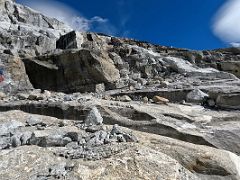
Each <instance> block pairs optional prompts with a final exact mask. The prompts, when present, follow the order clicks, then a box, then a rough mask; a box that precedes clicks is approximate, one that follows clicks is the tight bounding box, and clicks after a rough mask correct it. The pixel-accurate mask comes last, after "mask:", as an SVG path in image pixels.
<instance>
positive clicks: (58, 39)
mask: <svg viewBox="0 0 240 180" xmlns="http://www.w3.org/2000/svg"><path fill="white" fill-rule="evenodd" d="M239 63H240V49H239V48H228V49H217V50H211V51H208V50H206V51H192V50H187V49H178V48H170V47H166V46H159V45H154V44H150V43H147V42H141V41H137V40H133V39H123V38H116V37H112V36H108V35H103V34H97V33H91V32H77V31H73V30H72V29H71V28H70V27H68V26H67V25H65V24H64V23H62V22H60V21H58V20H57V19H53V18H50V17H47V16H45V15H42V14H40V13H39V12H37V11H35V10H32V9H30V8H28V7H25V6H22V5H19V4H17V3H15V2H14V1H12V0H0V76H1V80H0V179H2V180H12V179H18V180H26V179H29V180H43V179H44V180H48V179H49V180H53V179H64V180H65V179H68V180H75V179H76V180H77V179H84V180H85V179H86V180H88V179H139V180H140V179H161V180H170V179H171V180H185V179H189V180H198V179H200V180H202V179H203V180H215V179H216V180H218V179H220V180H221V179H222V180H228V179H229V180H239V179H240V157H239V155H240V111H239V110H240V79H239V77H240V68H239V67H240V65H239Z"/></svg>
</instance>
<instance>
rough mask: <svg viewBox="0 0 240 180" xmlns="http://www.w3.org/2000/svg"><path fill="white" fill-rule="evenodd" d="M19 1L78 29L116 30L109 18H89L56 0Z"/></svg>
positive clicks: (106, 31) (110, 31) (104, 31)
mask: <svg viewBox="0 0 240 180" xmlns="http://www.w3.org/2000/svg"><path fill="white" fill-rule="evenodd" d="M19 2H20V3H21V4H24V5H27V6H29V7H31V8H33V9H35V10H37V11H39V12H41V13H43V14H44V15H47V16H49V17H53V18H56V19H58V20H60V21H62V22H65V23H66V24H68V25H69V26H70V27H72V28H73V29H75V30H78V31H99V32H102V33H108V34H111V35H114V33H115V32H116V31H115V28H114V26H112V25H111V24H110V23H109V21H108V19H105V18H102V17H99V16H94V17H92V18H90V19H87V18H85V17H84V16H82V15H81V14H80V13H79V12H78V11H76V10H74V9H73V8H71V7H69V6H67V5H66V4H63V3H60V2H57V1H55V0H38V1H36V0H19Z"/></svg>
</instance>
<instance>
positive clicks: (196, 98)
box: [186, 89, 208, 103]
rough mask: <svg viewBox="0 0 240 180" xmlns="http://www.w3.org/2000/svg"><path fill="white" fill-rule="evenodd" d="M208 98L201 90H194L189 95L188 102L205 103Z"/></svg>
mask: <svg viewBox="0 0 240 180" xmlns="http://www.w3.org/2000/svg"><path fill="white" fill-rule="evenodd" d="M207 97H208V94H206V93H204V92H202V91H201V90H199V89H194V90H193V91H191V92H189V93H188V94H187V99H186V100H187V102H192V103H203V101H204V100H205V99H206V98H207Z"/></svg>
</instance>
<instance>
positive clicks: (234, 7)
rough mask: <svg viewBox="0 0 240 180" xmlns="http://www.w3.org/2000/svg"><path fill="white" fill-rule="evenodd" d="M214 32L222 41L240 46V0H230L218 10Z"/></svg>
mask: <svg viewBox="0 0 240 180" xmlns="http://www.w3.org/2000/svg"><path fill="white" fill-rule="evenodd" d="M213 32H214V33H215V35H216V36H217V37H219V38H220V39H221V40H222V41H224V42H226V43H228V44H230V45H232V46H236V47H239V46H240V0H228V1H227V2H226V3H225V4H224V5H223V6H222V7H221V9H220V10H219V11H218V12H217V14H216V16H215V17H214V22H213Z"/></svg>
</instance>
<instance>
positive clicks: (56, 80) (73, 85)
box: [24, 49, 120, 92]
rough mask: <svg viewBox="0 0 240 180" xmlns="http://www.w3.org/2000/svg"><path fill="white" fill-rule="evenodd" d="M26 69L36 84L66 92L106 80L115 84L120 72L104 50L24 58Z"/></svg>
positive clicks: (92, 87) (92, 85)
mask: <svg viewBox="0 0 240 180" xmlns="http://www.w3.org/2000/svg"><path fill="white" fill-rule="evenodd" d="M24 63H25V66H26V72H27V74H28V76H29V78H30V81H31V83H32V84H33V86H34V87H35V88H40V89H47V90H54V91H63V92H86V91H87V92H91V91H95V90H96V85H97V84H100V83H104V84H105V85H106V87H108V88H110V87H112V84H114V82H116V81H117V80H118V79H119V78H120V76H119V71H118V69H117V68H116V67H115V66H114V64H113V62H112V61H111V59H110V58H109V57H108V56H106V54H104V53H99V54H97V53H94V52H91V51H89V50H85V49H83V50H79V51H68V52H63V53H61V54H56V55H51V56H41V57H38V58H37V59H24Z"/></svg>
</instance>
